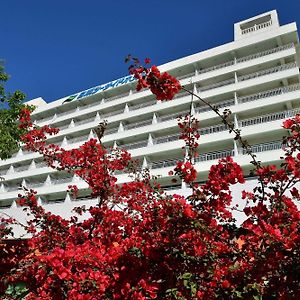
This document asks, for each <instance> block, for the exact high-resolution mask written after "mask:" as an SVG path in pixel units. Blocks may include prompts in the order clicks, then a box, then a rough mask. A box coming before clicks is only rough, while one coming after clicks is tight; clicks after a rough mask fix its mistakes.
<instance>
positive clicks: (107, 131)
mask: <svg viewBox="0 0 300 300" xmlns="http://www.w3.org/2000/svg"><path fill="white" fill-rule="evenodd" d="M118 131H119V129H118V128H111V129H107V130H105V131H104V135H109V134H113V133H117V132H118Z"/></svg>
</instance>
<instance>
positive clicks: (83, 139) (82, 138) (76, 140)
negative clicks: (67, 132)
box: [68, 135, 89, 144]
mask: <svg viewBox="0 0 300 300" xmlns="http://www.w3.org/2000/svg"><path fill="white" fill-rule="evenodd" d="M88 138H89V136H88V135H84V136H78V137H75V138H72V139H68V144H74V143H79V142H86V141H87V140H88Z"/></svg>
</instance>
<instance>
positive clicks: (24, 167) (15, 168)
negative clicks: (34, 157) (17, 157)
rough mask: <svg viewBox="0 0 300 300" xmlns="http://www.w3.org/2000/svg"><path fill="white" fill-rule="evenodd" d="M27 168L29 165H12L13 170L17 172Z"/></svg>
mask: <svg viewBox="0 0 300 300" xmlns="http://www.w3.org/2000/svg"><path fill="white" fill-rule="evenodd" d="M28 169H29V165H27V166H20V167H14V171H15V172H17V173H19V172H23V171H27V170H28Z"/></svg>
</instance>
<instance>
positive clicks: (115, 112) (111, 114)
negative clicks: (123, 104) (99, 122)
mask: <svg viewBox="0 0 300 300" xmlns="http://www.w3.org/2000/svg"><path fill="white" fill-rule="evenodd" d="M123 112H124V108H123V109H119V110H114V111H111V112H109V113H105V114H101V113H100V116H101V118H102V119H104V118H108V117H112V116H116V115H120V114H122V113H123Z"/></svg>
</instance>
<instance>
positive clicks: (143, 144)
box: [119, 140, 148, 150]
mask: <svg viewBox="0 0 300 300" xmlns="http://www.w3.org/2000/svg"><path fill="white" fill-rule="evenodd" d="M147 145H148V140H146V141H141V142H137V143H130V144H124V145H121V146H119V148H122V149H126V150H133V149H138V148H143V147H147Z"/></svg>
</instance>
